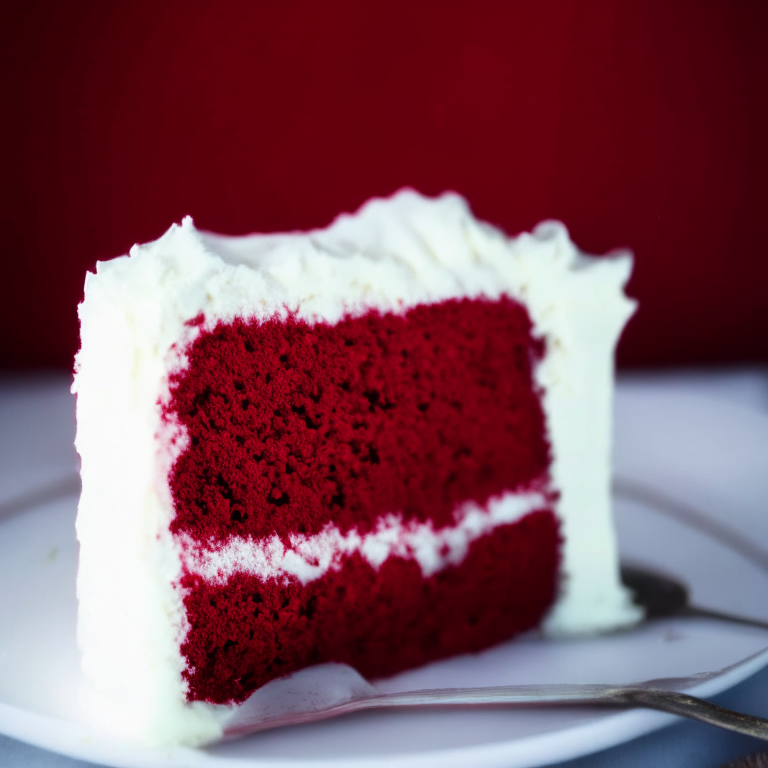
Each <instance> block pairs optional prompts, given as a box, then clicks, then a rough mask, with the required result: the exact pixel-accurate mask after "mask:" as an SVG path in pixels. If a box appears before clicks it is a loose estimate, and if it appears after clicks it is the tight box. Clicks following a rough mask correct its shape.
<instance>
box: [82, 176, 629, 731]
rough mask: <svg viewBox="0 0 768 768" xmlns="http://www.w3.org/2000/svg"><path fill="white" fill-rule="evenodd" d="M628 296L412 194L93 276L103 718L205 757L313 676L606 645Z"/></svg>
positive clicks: (89, 361)
mask: <svg viewBox="0 0 768 768" xmlns="http://www.w3.org/2000/svg"><path fill="white" fill-rule="evenodd" d="M628 269H629V260H628V259H627V258H625V257H623V256H616V257H610V258H603V259H591V258H588V257H585V256H583V255H582V254H579V253H578V251H576V249H575V248H574V247H573V245H572V243H571V242H570V240H569V239H568V237H567V233H566V231H565V229H564V228H563V227H562V225H558V224H556V223H548V224H545V225H541V226H540V227H539V228H538V229H537V230H536V232H535V233H534V234H533V235H523V236H520V237H518V238H512V239H510V238H507V237H506V236H504V235H503V234H502V233H500V232H498V231H497V230H494V229H492V228H491V227H488V226H487V225H484V224H481V223H479V222H477V221H476V220H475V219H474V218H473V217H472V216H471V214H470V212H469V210H468V208H467V207H466V204H465V203H464V201H463V200H461V198H459V197H457V196H455V195H444V196H443V197H441V198H438V199H435V200H429V199H425V198H422V197H421V196H419V195H417V194H416V193H413V192H410V191H405V192H401V193H399V194H398V195H396V196H395V197H393V198H391V199H390V200H387V201H372V202H371V203H369V204H367V205H366V206H365V207H364V208H363V209H362V210H361V211H360V212H359V213H358V214H356V215H355V216H343V217H340V218H339V219H338V220H337V221H336V222H335V223H334V224H333V225H332V226H331V227H329V228H328V229H326V230H323V231H318V232H309V233H307V234H290V235H262V236H250V237H246V238H226V237H221V236H217V235H211V234H207V233H201V232H198V231H196V230H195V229H194V227H193V226H192V224H191V222H190V221H189V220H186V221H185V222H184V223H183V225H182V226H181V227H174V228H172V229H171V230H170V231H169V233H168V234H166V235H165V236H164V237H163V238H162V239H161V240H159V241H157V242H156V243H152V244H150V245H148V246H141V247H137V248H135V249H134V250H133V251H132V252H131V255H130V257H122V258H120V259H116V260H114V261H111V262H107V263H102V264H99V265H98V269H97V273H96V275H89V276H88V280H87V282H86V297H85V301H84V303H83V304H82V305H81V308H80V316H81V326H82V348H81V351H80V353H79V355H78V359H77V374H76V380H75V385H74V390H75V391H76V392H77V394H78V406H77V407H78V436H77V447H78V450H79V452H80V454H81V457H82V477H83V494H82V499H81V503H80V508H79V515H78V536H79V539H80V546H81V561H80V571H79V576H78V596H79V600H80V615H79V626H78V632H79V641H80V644H81V648H82V651H83V666H84V671H85V673H86V676H87V678H88V679H89V681H90V683H91V685H92V687H93V690H94V691H96V692H97V693H96V696H98V701H99V702H100V704H99V708H100V709H102V711H104V712H109V716H108V717H106V716H105V720H108V721H109V722H110V723H113V724H114V723H115V722H119V723H120V726H121V729H122V731H123V732H124V733H126V734H128V735H131V736H135V737H138V738H141V739H144V740H147V741H153V742H165V743H189V744H199V743H205V742H208V741H212V740H215V739H216V738H218V737H219V736H220V735H221V732H222V728H223V727H224V726H225V724H226V720H227V718H228V717H229V716H230V715H231V714H232V711H233V708H234V707H235V706H236V705H238V704H239V703H241V702H242V701H244V700H245V699H246V698H247V697H248V696H249V695H250V694H251V693H252V692H253V691H254V690H256V689H258V688H259V687H261V686H262V685H264V684H265V683H267V682H269V681H270V680H273V679H274V678H276V677H280V676H283V675H286V674H289V673H293V672H296V671H297V670H301V669H303V668H305V667H308V666H311V665H315V664H320V663H324V662H342V663H346V664H349V665H351V666H353V667H355V668H356V669H357V670H358V671H359V672H360V673H361V674H363V675H364V676H366V677H369V678H376V677H381V676H386V675H391V674H394V673H397V672H399V671H402V670H405V669H408V668H412V667H414V666H417V665H421V664H424V663H427V662H430V661H434V660H437V659H440V658H444V657H446V656H449V655H453V654H460V653H467V652H473V651H478V650H480V649H483V648H487V647H489V646H491V645H493V644H495V643H498V642H501V641H503V640H506V639H508V638H511V637H513V636H514V635H515V634H517V633H519V632H521V631H524V630H528V629H531V628H534V627H538V626H540V625H541V626H543V628H544V629H545V630H547V631H550V632H554V633H558V632H559V633H566V632H578V631H599V630H603V629H609V628H613V627H616V626H621V625H624V624H627V623H631V622H632V621H633V620H634V619H635V618H636V614H635V612H634V610H633V609H632V607H631V604H630V602H629V600H628V599H627V595H626V594H625V593H624V591H623V589H622V588H621V586H620V584H619V583H618V579H617V573H616V570H617V569H616V552H615V546H614V541H613V535H612V528H611V521H610V514H609V505H608V478H609V469H608V465H609V435H610V404H611V388H612V354H613V348H614V345H615V342H616V339H617V338H618V334H619V333H620V331H621V328H622V327H623V324H624V322H625V321H626V319H627V317H628V316H629V314H630V312H631V307H632V305H631V303H630V302H629V301H628V300H627V299H626V298H625V297H624V295H623V291H622V290H621V289H622V286H623V284H624V282H625V280H626V278H627V276H628Z"/></svg>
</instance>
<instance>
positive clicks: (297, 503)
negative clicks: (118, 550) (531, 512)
mask: <svg viewBox="0 0 768 768" xmlns="http://www.w3.org/2000/svg"><path fill="white" fill-rule="evenodd" d="M542 352H543V344H542V343H541V342H540V341H538V340H536V339H534V338H533V337H532V334H531V322H530V319H529V317H528V314H527V311H526V310H525V308H524V307H523V306H522V305H520V304H518V303H516V302H514V301H512V300H510V299H506V298H504V299H501V300H500V301H488V300H483V299H475V300H469V299H463V300H451V301H445V302H443V303H441V304H434V305H427V306H418V307H415V308H413V309H411V310H410V311H408V312H407V313H406V314H405V315H393V314H387V315H381V314H379V313H377V312H375V311H371V312H369V313H367V314H366V315H364V316H363V317H357V318H347V319H344V320H342V321H341V322H340V323H338V324H337V325H333V326H331V325H328V324H325V323H319V324H315V325H309V324H307V323H305V322H303V321H301V320H298V319H295V318H289V319H288V320H286V321H281V320H279V319H273V320H268V321H267V322H264V323H258V322H255V321H254V322H246V321H243V320H236V321H235V322H234V323H231V324H219V325H218V326H217V327H216V328H215V329H214V330H213V331H210V332H203V333H202V334H201V335H200V336H199V338H198V339H197V340H196V341H195V342H194V343H193V344H192V345H191V347H190V349H189V350H188V358H189V365H188V366H187V367H186V368H185V370H184V371H183V372H181V373H180V374H178V375H176V376H175V377H174V378H173V380H172V382H171V399H170V401H169V403H168V404H167V405H166V406H165V408H166V412H167V413H168V414H174V416H175V417H176V418H177V419H178V421H179V422H180V423H181V424H182V425H183V426H184V427H185V429H186V431H187V434H188V435H189V438H190V444H189V448H188V449H187V450H186V451H185V452H184V453H183V455H182V456H181V457H180V458H179V459H178V460H177V462H176V465H175V467H174V469H173V472H172V475H171V478H170V482H171V490H172V493H173V499H174V504H175V510H176V515H175V518H174V520H173V523H172V529H171V530H172V531H173V532H174V533H182V532H184V533H187V534H189V535H191V536H193V537H194V538H195V539H197V540H205V541H208V540H211V539H212V540H215V541H222V540H225V539H226V538H227V537H228V536H230V535H250V536H254V537H256V538H259V537H264V536H269V535H272V534H273V533H277V534H279V535H281V536H283V537H286V536H287V535H288V534H290V533H294V532H300V533H317V532H318V531H320V530H321V529H322V528H323V526H324V525H325V524H326V523H328V522H329V521H333V522H334V523H335V524H336V525H337V526H338V527H339V528H340V529H341V530H342V532H346V531H348V530H349V529H351V528H353V527H356V528H357V529H358V531H360V532H361V533H362V532H364V531H367V530H370V529H371V528H373V527H375V525H376V521H377V520H378V519H379V517H380V516H381V515H382V514H386V513H392V512H400V513H402V514H403V516H404V518H405V519H416V520H431V521H433V523H434V525H435V527H436V528H441V527H444V526H448V525H453V524H454V518H453V512H454V510H455V508H456V506H457V505H458V504H460V503H461V502H464V501H468V500H472V501H476V502H477V503H478V504H481V505H482V504H484V503H485V502H486V501H487V500H488V499H489V498H490V497H491V496H494V495H499V494H501V493H502V492H503V491H505V490H513V489H515V488H523V487H529V486H530V485H531V484H532V483H534V482H535V481H538V480H541V479H544V480H545V479H546V473H547V469H548V466H549V445H548V443H547V439H546V435H545V428H544V415H543V412H542V409H541V403H540V400H539V395H538V393H537V392H536V391H535V389H534V386H533V377H532V367H533V364H534V363H535V361H536V360H537V359H538V357H539V356H540V355H541V354H542Z"/></svg>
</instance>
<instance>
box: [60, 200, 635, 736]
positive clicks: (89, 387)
mask: <svg viewBox="0 0 768 768" xmlns="http://www.w3.org/2000/svg"><path fill="white" fill-rule="evenodd" d="M630 268H631V259H630V258H629V256H628V255H626V254H618V255H614V256H612V257H609V258H601V259H599V260H598V259H592V258H589V257H585V256H583V255H581V254H579V253H578V251H577V250H576V248H575V247H574V245H573V244H572V243H571V241H570V239H569V237H568V233H567V231H566V229H565V228H564V227H563V226H562V225H561V224H559V223H556V222H546V223H544V224H541V225H539V226H538V227H537V228H536V230H535V231H534V232H533V234H530V235H528V234H524V235H520V236H518V237H515V238H508V237H507V236H505V235H504V234H503V233H502V232H500V231H498V230H496V229H494V228H492V227H490V226H488V225H486V224H482V223H480V222H478V221H477V220H476V219H474V218H473V216H472V215H471V212H470V211H469V208H468V206H467V204H466V202H465V201H464V200H463V199H462V198H460V197H459V196H457V195H455V194H446V195H443V196H441V197H439V198H437V199H426V198H424V197H422V196H420V195H418V194H417V193H415V192H412V191H408V190H406V191H403V192H400V193H398V194H397V195H395V196H394V197H392V198H390V199H389V200H372V201H370V202H369V203H367V204H366V205H365V206H364V207H363V208H362V209H361V210H360V211H359V212H358V213H357V214H356V215H354V216H349V215H344V216H340V217H339V218H338V219H337V220H336V221H335V222H334V223H333V224H332V225H331V226H330V227H329V228H328V229H325V230H321V231H313V232H308V233H304V234H302V233H297V234H287V235H252V236H249V237H238V238H229V237H223V236H219V235H212V234H208V233H201V232H198V231H197V230H196V229H195V228H194V226H193V225H192V222H191V220H190V219H185V220H184V222H183V223H182V225H181V226H173V227H172V228H171V229H170V230H169V231H168V232H167V233H166V234H165V235H164V236H163V237H162V238H160V239H159V240H158V241H156V242H154V243H150V244H148V245H144V246H136V247H134V248H133V249H132V250H131V255H130V256H129V257H127V256H124V257H121V258H117V259H113V260H112V261H108V262H101V263H99V264H98V265H97V271H96V274H95V275H94V274H88V275H87V278H86V285H85V300H84V302H83V303H82V304H81V305H80V309H79V313H80V321H81V341H82V346H81V350H80V352H79V354H78V356H77V361H76V376H75V383H74V385H73V391H75V392H76V393H77V395H78V398H77V419H78V431H77V440H76V445H77V449H78V451H79V453H80V456H81V459H82V479H83V492H82V496H81V500H80V506H79V511H78V520H77V531H78V538H79V541H80V569H79V574H78V597H79V601H80V611H79V618H78V638H79V643H80V646H81V649H82V654H83V669H84V672H85V674H86V676H87V678H88V679H89V680H90V681H91V683H92V687H93V690H94V691H97V694H93V692H91V693H89V696H92V695H98V696H99V705H98V712H99V714H100V715H101V719H102V722H104V723H106V724H108V725H109V726H110V727H111V728H112V729H118V730H119V731H120V732H121V733H122V734H123V735H127V736H133V737H136V738H140V739H144V740H149V741H154V742H156V743H158V742H159V743H162V742H165V743H189V744H201V743H205V742H207V741H211V740H214V739H216V738H217V737H218V736H219V735H220V733H221V730H222V723H223V721H224V720H225V719H226V717H227V716H228V715H229V714H230V712H231V709H230V708H227V707H214V706H211V705H207V704H202V703H195V704H192V705H190V704H187V703H186V701H185V696H184V686H183V684H182V681H181V672H182V671H183V669H184V666H185V661H184V659H183V658H182V657H181V654H180V653H179V642H180V640H181V638H182V637H183V635H184V632H185V631H186V624H185V619H184V615H183V611H182V606H181V602H180V596H179V594H178V593H177V591H176V590H175V589H174V588H173V586H172V584H173V583H174V581H175V580H176V579H177V578H178V576H179V574H180V569H181V563H182V558H183V556H184V553H183V551H182V550H183V546H182V544H183V542H179V541H175V540H174V539H173V538H172V537H171V536H170V535H169V533H168V524H169V522H170V519H171V517H172V513H173V509H172V500H171V497H170V492H169V489H168V484H167V476H168V471H169V469H170V467H171V466H172V464H173V461H174V459H175V457H176V456H177V455H178V452H179V451H180V450H182V448H183V446H184V443H185V435H184V434H183V432H182V431H181V430H180V428H179V427H178V426H177V427H176V428H175V429H174V428H173V427H171V428H170V429H169V427H168V426H167V425H163V423H162V422H161V418H160V410H161V409H160V405H159V403H160V402H161V401H162V400H163V398H165V397H166V396H167V394H168V373H169V369H174V368H178V367H179V366H184V365H185V359H184V356H183V348H184V345H185V343H187V342H188V341H190V340H191V339H192V338H193V337H194V334H195V333H197V332H199V329H194V328H192V329H191V328H190V327H189V326H186V325H185V323H186V321H188V320H189V319H191V318H194V317H196V316H197V315H198V314H199V313H201V312H202V313H203V314H204V315H205V318H206V325H205V327H206V328H210V327H212V326H213V325H215V324H216V323H217V322H219V321H228V320H231V319H233V318H234V317H236V316H242V315H245V316H248V317H254V318H265V317H269V316H273V315H275V314H277V315H280V316H285V315H286V314H287V313H288V312H289V311H294V312H295V313H296V314H297V315H298V316H299V317H300V318H303V319H306V320H308V321H314V320H324V321H327V322H330V323H334V322H337V321H338V320H339V319H340V318H341V317H342V316H343V315H345V314H352V315H354V314H357V313H361V312H364V311H365V310H366V309H367V308H370V307H377V308H379V309H381V310H382V311H392V312H402V311H405V310H407V309H408V308H409V307H412V306H414V305H417V304H421V303H430V302H438V301H443V300H445V299H449V298H456V297H460V296H486V297H489V298H497V297H499V296H501V295H502V294H507V295H509V296H511V297H513V298H516V299H518V300H520V301H521V302H523V303H524V304H525V305H526V307H527V308H528V312H529V314H530V316H531V319H532V321H533V324H534V327H535V332H536V333H537V334H538V335H539V336H542V337H544V338H545V339H546V343H547V354H546V356H545V358H544V360H543V361H542V362H541V363H540V364H539V365H538V366H537V369H536V379H537V382H538V384H539V385H540V386H541V388H542V391H543V406H544V411H545V414H546V418H547V425H548V430H549V438H550V441H551V444H552V446H553V463H552V466H551V476H552V480H553V484H554V486H555V487H556V488H558V489H559V491H560V498H559V501H558V502H557V513H558V515H559V517H560V520H561V523H562V529H563V534H564V537H565V539H564V548H563V574H562V594H561V595H560V598H559V600H558V601H557V603H556V605H555V607H554V609H553V610H552V612H551V614H550V615H549V617H548V618H547V620H546V623H545V629H546V630H547V631H549V632H551V633H556V634H557V633H560V634H562V633H574V632H584V631H586V632H592V631H600V630H605V629H611V628H614V627H618V626H623V625H626V624H629V623H631V622H633V621H635V620H637V618H638V614H637V611H636V610H635V609H634V608H633V607H632V606H631V603H630V600H629V598H628V595H627V593H626V592H625V590H624V589H623V588H622V587H621V585H620V583H619V580H618V575H617V554H616V548H615V542H614V536H613V528H612V522H611V516H610V507H609V481H610V476H609V459H610V431H611V430H610V416H611V406H612V402H611V401H612V389H613V350H614V347H615V344H616V340H617V338H618V336H619V334H620V332H621V329H622V328H623V326H624V324H625V322H626V320H627V318H628V317H629V316H630V314H631V313H632V311H633V304H632V302H630V301H629V300H628V299H627V298H626V297H625V296H624V293H623V291H622V287H623V285H624V284H625V282H626V280H627V278H628V276H629V271H630ZM174 345H176V346H174ZM180 350H181V351H180ZM528 502H531V503H533V502H532V501H531V499H530V498H528V501H525V500H523V499H519V500H518V501H516V502H515V501H510V502H507V501H505V502H504V503H509V504H512V506H509V507H504V504H501V507H503V509H507V512H508V511H509V510H510V509H512V508H513V507H515V504H517V505H518V506H517V507H515V508H519V509H521V510H523V511H524V510H525V509H527V506H526V504H527V503H528ZM497 506H498V505H497ZM493 509H494V506H493V505H492V506H491V508H490V512H489V513H488V514H486V516H485V517H484V518H483V519H482V520H481V521H479V522H478V514H480V513H478V512H477V510H474V511H473V510H469V511H466V510H465V511H464V514H463V516H462V514H459V515H458V517H457V525H456V526H455V528H452V529H450V530H449V531H448V532H445V533H444V534H442V533H441V534H440V535H444V536H445V537H446V539H448V538H450V537H451V536H453V537H454V539H451V541H453V542H454V544H451V545H450V546H449V548H448V549H449V550H450V552H449V554H450V553H452V552H455V553H460V552H461V551H462V547H464V548H465V547H466V546H467V544H468V542H469V541H471V539H472V537H473V536H474V535H475V534H474V531H475V530H476V528H474V527H473V526H480V527H481V528H482V527H483V526H486V525H488V526H491V527H492V526H493V525H496V524H500V523H499V520H498V519H494V517H493V515H494V514H495V513H494V512H493ZM497 512H498V509H497ZM522 513H523V512H521V514H522ZM505 514H506V513H505ZM480 516H481V517H482V514H480ZM417 528H418V526H417V527H415V528H414V527H412V526H411V527H409V524H408V523H407V521H406V522H403V521H401V520H399V518H398V517H397V515H396V511H393V516H392V517H391V518H388V519H387V520H385V521H382V527H381V528H380V529H379V530H378V531H377V532H376V533H375V534H374V535H373V536H371V537H361V538H360V541H359V542H358V541H353V540H352V539H350V538H347V537H343V536H341V535H340V534H339V535H335V534H334V533H333V532H332V530H330V529H329V530H327V531H326V532H325V533H324V534H323V535H321V537H320V538H319V539H316V538H315V537H313V538H312V539H311V540H310V539H303V540H302V539H296V541H295V544H293V543H292V546H291V548H289V551H283V552H282V553H281V554H279V556H278V555H276V554H274V553H273V555H270V557H271V558H272V559H271V560H270V557H267V555H268V554H269V553H270V552H272V550H270V549H269V544H268V542H260V543H258V544H257V546H255V547H254V548H252V549H250V550H249V549H248V547H247V546H246V545H245V543H244V542H242V541H240V542H237V541H235V542H232V549H231V550H227V552H228V553H229V555H231V562H232V564H233V565H232V567H246V568H247V567H250V566H248V563H250V562H251V561H252V560H253V558H256V559H258V558H259V557H260V555H259V554H258V553H259V552H261V553H262V554H265V553H266V554H265V559H264V563H267V564H268V563H271V565H268V566H267V565H264V567H270V568H271V567H273V566H275V563H278V564H279V567H280V568H281V569H282V570H283V571H284V572H286V573H294V575H297V576H300V577H301V578H304V577H306V576H307V574H308V573H309V571H307V570H306V569H307V568H309V567H310V566H311V563H312V562H315V559H314V558H315V557H316V558H317V560H316V562H317V563H320V562H327V564H328V565H327V567H331V565H332V564H333V563H334V562H335V559H334V558H336V557H337V556H338V554H339V553H338V552H337V551H336V549H334V548H340V549H339V551H341V550H344V549H345V548H346V547H350V546H358V545H359V547H360V551H361V552H363V553H367V554H366V556H367V557H368V558H369V560H370V561H371V562H376V561H377V559H378V558H380V557H382V556H386V554H389V553H397V552H399V551H400V550H399V549H398V547H405V550H403V551H406V550H407V551H408V552H409V553H410V556H413V557H415V558H416V559H417V560H418V561H419V563H420V565H421V566H422V568H423V569H425V572H428V570H429V568H432V567H435V568H439V567H442V566H443V565H444V564H445V563H446V562H448V560H440V559H439V558H436V557H435V554H434V552H435V550H434V546H436V541H437V540H436V539H435V532H434V531H432V532H431V533H430V531H429V530H428V528H423V529H418V530H417ZM395 534H396V536H395ZM323 536H325V538H323ZM408 537H411V538H408ZM353 538H354V537H353ZM395 538H397V540H398V541H401V542H402V541H405V542H406V544H402V543H401V544H398V543H396V542H395ZM440 543H441V544H442V543H443V542H440ZM449 543H450V542H449ZM454 545H455V548H452V547H454ZM193 550H194V548H192V549H188V553H189V552H192V551H193ZM198 555H200V567H201V568H207V567H211V568H214V569H220V568H223V565H222V563H223V562H224V561H218V563H217V562H214V561H213V560H211V558H210V557H207V555H206V553H205V552H203V551H200V550H198ZM225 556H226V555H225ZM456 556H457V557H458V556H459V555H458V554H457V555H456ZM206 558H207V559H206ZM249 558H250V559H249ZM323 558H324V559H323ZM430 558H431V559H430ZM301 560H303V561H304V565H302V564H301V563H300V562H299V561H301ZM227 567H229V565H228V566H227ZM259 567H262V566H259ZM301 574H303V576H302V575H301Z"/></svg>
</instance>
